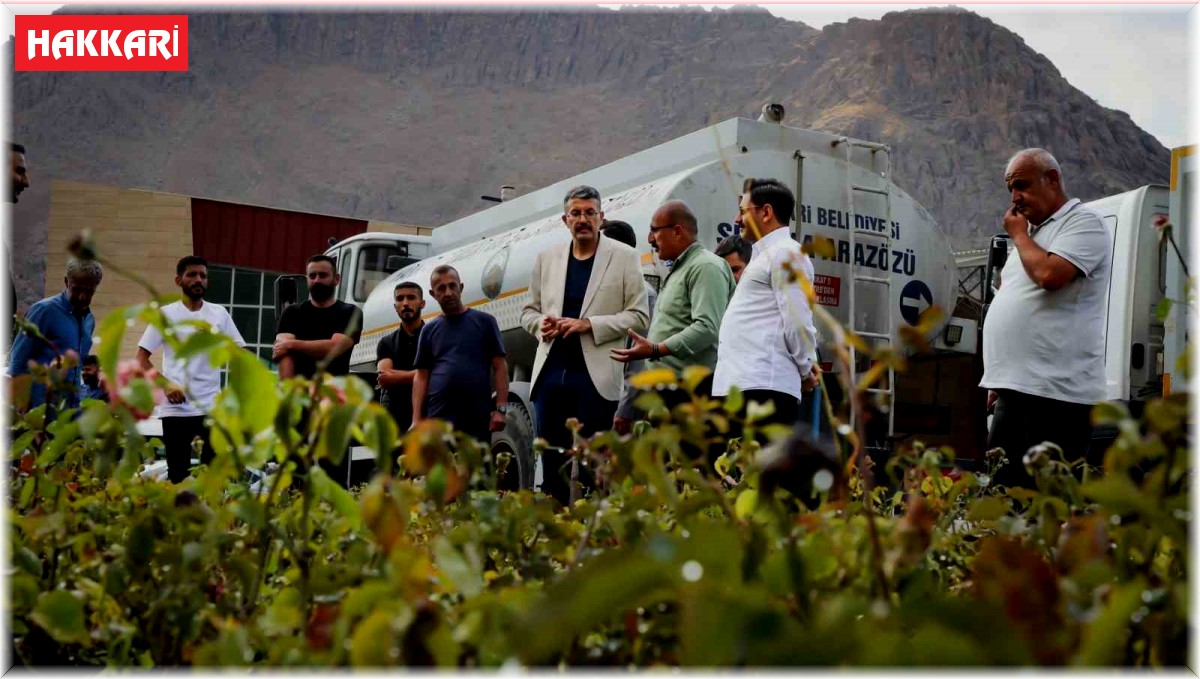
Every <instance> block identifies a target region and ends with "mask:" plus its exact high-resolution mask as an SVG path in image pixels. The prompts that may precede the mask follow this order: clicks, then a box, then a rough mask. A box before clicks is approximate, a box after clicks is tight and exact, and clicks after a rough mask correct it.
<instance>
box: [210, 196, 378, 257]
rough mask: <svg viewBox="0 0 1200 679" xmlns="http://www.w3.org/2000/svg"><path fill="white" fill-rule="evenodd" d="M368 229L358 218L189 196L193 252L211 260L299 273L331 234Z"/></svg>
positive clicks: (344, 235)
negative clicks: (190, 197)
mask: <svg viewBox="0 0 1200 679" xmlns="http://www.w3.org/2000/svg"><path fill="white" fill-rule="evenodd" d="M366 230H367V222H366V221H365V220H362V219H348V218H346V217H329V216H326V215H312V214H305V213H303V212H291V211H289V210H276V209H273V208H267V207H256V206H253V205H238V204H236V203H223V202H220V201H216V200H206V199H203V198H193V199H192V252H194V253H196V254H197V255H200V256H201V257H203V258H205V259H207V260H208V261H210V262H212V263H213V264H227V265H231V266H241V267H247V268H251V269H265V270H267V271H279V272H283V273H299V274H302V273H304V262H305V261H306V260H308V258H309V257H311V256H312V255H316V254H320V253H322V252H325V250H326V249H327V248H328V247H329V239H330V238H331V237H332V238H337V239H338V240H342V239H344V238H349V237H350V236H353V235H354V234H357V233H364V232H366Z"/></svg>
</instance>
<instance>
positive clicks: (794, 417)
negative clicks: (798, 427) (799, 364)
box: [739, 389, 800, 427]
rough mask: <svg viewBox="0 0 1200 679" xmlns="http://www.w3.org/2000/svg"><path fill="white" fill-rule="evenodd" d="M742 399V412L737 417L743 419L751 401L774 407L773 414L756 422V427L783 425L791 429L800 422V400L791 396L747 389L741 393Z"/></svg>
mask: <svg viewBox="0 0 1200 679" xmlns="http://www.w3.org/2000/svg"><path fill="white" fill-rule="evenodd" d="M742 398H743V400H744V401H745V404H744V405H743V406H742V411H741V412H740V413H739V415H741V416H742V417H743V418H744V417H745V416H746V409H747V407H748V406H749V405H750V402H751V401H755V402H756V403H773V404H774V405H775V412H774V413H772V414H771V415H768V416H767V417H765V418H764V419H762V420H759V421H758V422H756V423H755V425H756V426H760V427H761V426H763V425H767V424H785V425H787V426H789V427H791V426H794V425H795V424H796V422H798V421H799V420H800V399H798V398H796V397H795V396H792V395H791V394H785V393H783V392H782V391H772V390H770V389H747V390H745V391H743V392H742Z"/></svg>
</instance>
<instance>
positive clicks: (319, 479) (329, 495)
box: [308, 466, 363, 530]
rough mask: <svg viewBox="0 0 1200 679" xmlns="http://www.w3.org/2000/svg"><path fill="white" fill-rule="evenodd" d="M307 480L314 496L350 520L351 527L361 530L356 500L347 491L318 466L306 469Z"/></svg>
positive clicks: (361, 523)
mask: <svg viewBox="0 0 1200 679" xmlns="http://www.w3.org/2000/svg"><path fill="white" fill-rule="evenodd" d="M308 482H309V483H311V484H312V487H313V492H314V493H315V494H316V496H317V497H319V498H321V499H322V500H324V501H326V502H328V503H329V504H331V505H333V508H334V510H336V511H337V513H338V514H339V515H340V516H341V517H342V518H344V519H346V520H347V521H349V522H350V526H351V528H353V529H354V530H362V527H363V522H362V513H361V512H360V511H359V508H358V501H357V500H356V499H355V498H354V496H353V495H351V494H350V493H349V491H347V490H346V489H345V488H342V487H341V486H339V485H338V484H336V483H334V482H333V481H332V480H331V479H330V478H329V476H328V475H326V474H325V470H324V469H321V468H320V467H315V466H314V467H313V468H312V469H309V470H308Z"/></svg>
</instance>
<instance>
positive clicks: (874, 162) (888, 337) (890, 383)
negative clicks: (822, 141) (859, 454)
mask: <svg viewBox="0 0 1200 679" xmlns="http://www.w3.org/2000/svg"><path fill="white" fill-rule="evenodd" d="M838 145H841V146H843V147H844V148H845V149H846V209H847V211H848V212H849V218H850V223H849V225H848V228H847V231H849V235H850V322H849V323H848V324H847V325H848V326H849V328H850V330H851V331H853V332H854V334H856V335H858V336H859V337H862V338H864V339H866V340H868V342H871V341H872V340H874V341H886V342H888V343H891V342H892V336H893V333H894V332H895V315H896V311H895V309H894V308H893V307H894V305H893V304H892V267H891V264H890V262H889V263H888V266H887V268H886V270H885V271H886V272H885V273H884V274H883V275H882V276H879V275H866V274H862V273H861V272H860V271H859V267H856V266H855V264H854V255H855V252H856V251H857V248H858V242H859V240H858V239H859V238H862V237H866V238H868V239H872V240H876V241H878V243H879V249H880V256H881V257H882V256H883V251H884V249H885V248H886V251H887V253H888V257H889V259H890V258H891V252H892V195H891V191H890V190H889V186H890V185H891V177H890V174H891V170H892V150H891V147H889V146H888V145H887V144H876V143H873V142H868V141H859V140H857V139H850V138H848V137H841V138H839V139H838V140H837V141H835V142H833V146H834V147H837V146H838ZM855 148H859V149H865V150H867V151H870V153H871V169H872V173H871V174H872V175H873V176H877V177H880V178H881V179H882V180H883V184H882V186H862V185H859V184H855V183H854V178H853V174H854V158H853V155H854V149H855ZM881 155H882V156H883V170H882V171H880V170H879V169H878V159H879V157H880V156H881ZM860 193H866V194H874V195H877V196H883V204H884V227H883V231H882V232H880V233H876V232H875V231H871V230H869V229H859V228H858V226H857V225H856V224H855V216H856V215H857V214H858V211H857V210H855V209H854V197H855V196H856V195H858V194H860ZM858 283H865V284H868V285H878V286H880V287H882V288H883V299H884V308H886V309H887V320H886V321H885V322H884V329H883V331H882V332H877V331H871V330H867V329H865V328H861V327H858V326H857V317H856V315H855V314H856V311H857V309H858V307H857V304H856V301H857V300H856V298H857V296H858V293H857V291H858ZM857 383H858V351H857V350H856V349H855V348H854V345H850V384H851V386H852V387H853V385H855V384H857ZM867 392H868V393H871V394H878V395H881V396H883V397H884V398H885V399H886V401H887V409H888V427H887V437H888V441H889V442H890V441H891V440H892V437H893V436H894V435H895V433H896V374H895V371H894V370H893V369H892V368H891V367H889V368H888V371H887V387H878V386H874V387H871V388H869V389H867ZM850 424H851V426H854V425H855V424H856V423H855V422H854V421H853V420H851V423H850ZM862 443H863V445H864V446H866V445H867V443H868V442H867V441H863V442H862Z"/></svg>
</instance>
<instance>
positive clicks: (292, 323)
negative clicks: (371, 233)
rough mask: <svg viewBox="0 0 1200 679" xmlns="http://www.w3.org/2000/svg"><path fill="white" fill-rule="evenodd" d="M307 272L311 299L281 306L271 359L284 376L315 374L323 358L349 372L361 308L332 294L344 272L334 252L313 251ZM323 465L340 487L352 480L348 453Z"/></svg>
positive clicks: (332, 368)
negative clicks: (315, 253) (333, 254)
mask: <svg viewBox="0 0 1200 679" xmlns="http://www.w3.org/2000/svg"><path fill="white" fill-rule="evenodd" d="M305 273H306V275H307V276H308V299H306V300H304V301H303V302H301V303H300V304H293V305H291V306H289V307H288V308H286V309H284V310H283V314H282V315H281V316H280V317H279V324H278V326H277V327H276V329H275V350H274V352H273V353H272V354H271V359H272V360H274V361H277V362H278V363H279V376H280V377H281V378H285V379H286V378H289V377H297V376H300V377H308V378H312V377H313V376H314V375H316V374H317V365H318V363H320V362H322V361H324V362H326V365H325V372H326V373H328V374H330V375H334V376H337V375H346V374H349V372H350V350H351V349H353V348H354V345H355V344H358V340H359V337H360V336H361V334H362V311H360V310H359V308H358V307H356V306H354V305H353V304H347V303H346V302H342V301H339V300H338V299H337V298H335V297H334V296H333V293H334V291H335V290H337V286H338V284H339V283H341V280H342V277H341V276H340V275H338V273H337V262H336V261H335V260H334V259H333V258H332V257H329V256H328V255H313V256H312V257H309V258H308V264H307V266H306V267H305ZM321 467H322V468H323V469H324V470H325V471H326V473H328V474H329V478H331V479H333V480H334V481H335V482H337V483H338V484H340V485H341V486H342V487H348V486H349V485H350V455H349V453H347V454H346V455H344V456H343V457H342V461H341V462H340V463H339V464H336V465H334V464H331V463H329V461H328V460H321Z"/></svg>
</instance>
